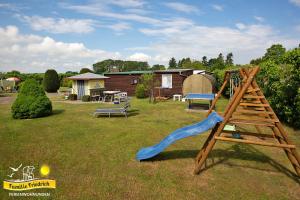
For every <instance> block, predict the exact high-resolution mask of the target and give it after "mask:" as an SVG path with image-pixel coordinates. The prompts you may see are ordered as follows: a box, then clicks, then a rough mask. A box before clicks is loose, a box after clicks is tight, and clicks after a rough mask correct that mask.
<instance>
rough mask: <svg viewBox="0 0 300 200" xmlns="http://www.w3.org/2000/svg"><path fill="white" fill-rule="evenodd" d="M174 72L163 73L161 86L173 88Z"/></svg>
mask: <svg viewBox="0 0 300 200" xmlns="http://www.w3.org/2000/svg"><path fill="white" fill-rule="evenodd" d="M172 78H173V77H172V74H162V75H161V87H162V88H172V86H173V80H172Z"/></svg>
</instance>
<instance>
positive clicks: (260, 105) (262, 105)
mask: <svg viewBox="0 0 300 200" xmlns="http://www.w3.org/2000/svg"><path fill="white" fill-rule="evenodd" d="M240 106H253V107H269V104H262V103H260V104H256V103H240Z"/></svg>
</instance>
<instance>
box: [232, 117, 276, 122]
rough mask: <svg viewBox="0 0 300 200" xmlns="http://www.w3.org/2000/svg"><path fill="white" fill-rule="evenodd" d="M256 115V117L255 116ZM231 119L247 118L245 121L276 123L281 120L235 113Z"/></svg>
mask: <svg viewBox="0 0 300 200" xmlns="http://www.w3.org/2000/svg"><path fill="white" fill-rule="evenodd" d="M254 117H255V118H254ZM229 120H238V121H239V120H245V121H251V122H254V123H256V122H270V123H275V122H279V120H278V119H270V118H262V117H259V116H257V117H256V116H249V115H235V116H234V117H232V118H230V119H229Z"/></svg>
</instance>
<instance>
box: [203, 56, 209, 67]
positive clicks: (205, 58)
mask: <svg viewBox="0 0 300 200" xmlns="http://www.w3.org/2000/svg"><path fill="white" fill-rule="evenodd" d="M202 64H203V65H204V66H206V67H207V66H208V62H207V57H206V56H203V57H202Z"/></svg>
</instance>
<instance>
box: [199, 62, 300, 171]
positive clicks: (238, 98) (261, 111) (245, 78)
mask: <svg viewBox="0 0 300 200" xmlns="http://www.w3.org/2000/svg"><path fill="white" fill-rule="evenodd" d="M258 71H259V67H254V68H251V69H246V68H241V69H239V74H240V77H241V78H242V82H241V84H240V85H239V86H238V87H236V88H235V89H234V91H235V92H234V94H233V96H232V98H231V99H230V101H229V104H228V105H227V106H226V108H225V111H224V113H223V118H224V121H222V122H220V123H218V124H217V125H216V126H215V127H214V128H213V129H212V131H211V132H210V134H209V136H208V138H207V140H206V141H205V143H204V145H203V147H202V149H201V150H200V152H199V153H198V155H197V157H196V166H195V170H194V173H195V174H199V173H200V172H201V170H202V168H203V167H204V163H205V161H206V159H207V157H208V155H209V153H210V152H211V150H212V149H213V147H214V145H215V144H216V142H217V141H225V142H238V143H246V144H254V145H262V146H270V147H278V148H282V149H283V150H284V152H285V154H286V155H287V157H288V159H289V160H290V162H291V164H292V166H293V168H294V169H295V172H296V173H297V175H298V176H300V157H299V155H298V153H297V152H296V146H295V145H294V144H292V143H291V141H290V140H289V139H288V136H287V133H286V132H285V130H284V128H283V126H282V124H281V122H280V121H279V119H278V117H277V116H276V114H275V112H274V111H273V109H272V108H271V106H270V104H269V102H268V101H267V99H266V98H265V96H264V94H263V93H262V91H261V89H260V88H259V86H258V84H257V82H256V81H255V76H256V74H257V73H258ZM231 72H232V71H227V72H226V73H225V78H224V83H223V85H222V87H221V89H220V91H219V92H218V93H217V95H216V97H215V99H214V100H213V102H212V105H211V107H210V109H209V111H208V114H207V115H209V114H210V113H211V112H212V110H213V108H214V107H215V105H216V103H217V101H218V99H219V98H220V96H221V94H222V92H223V90H224V89H225V87H226V85H227V84H228V83H229V81H230V73H231ZM228 123H230V124H236V125H253V126H254V127H255V128H256V130H257V133H251V132H242V131H241V132H238V133H239V134H240V135H241V136H242V139H237V138H234V137H233V136H232V135H230V134H231V133H233V132H230V131H224V130H223V129H224V127H225V125H226V124H228ZM263 127H267V128H269V129H271V131H272V135H271V134H266V133H262V128H263ZM247 136H251V137H247ZM253 136H255V137H256V139H253ZM271 139H273V140H274V141H275V142H270V140H271Z"/></svg>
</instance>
